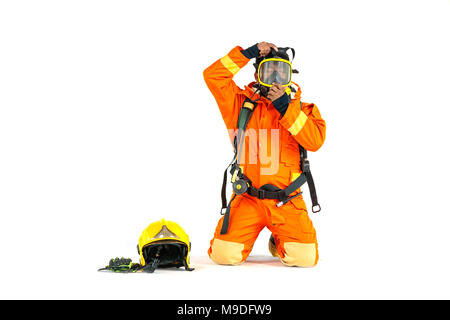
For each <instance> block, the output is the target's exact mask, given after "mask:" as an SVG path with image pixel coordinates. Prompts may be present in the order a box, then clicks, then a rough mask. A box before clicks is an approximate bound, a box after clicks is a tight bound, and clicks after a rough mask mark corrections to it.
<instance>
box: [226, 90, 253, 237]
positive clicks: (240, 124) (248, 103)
mask: <svg viewBox="0 0 450 320" xmlns="http://www.w3.org/2000/svg"><path fill="white" fill-rule="evenodd" d="M255 107H256V102H255V101H252V100H251V99H250V98H248V97H245V100H244V103H243V104H242V107H241V109H240V110H239V116H238V121H237V129H238V132H237V136H236V137H235V138H234V141H233V145H234V149H235V150H234V158H233V161H232V162H231V163H230V164H229V165H228V167H227V168H226V169H225V171H224V173H223V181H222V190H221V198H222V208H221V210H220V214H222V215H224V218H223V224H222V230H221V232H220V233H221V234H226V233H227V232H228V225H229V221H230V205H231V202H233V200H234V198H235V197H236V196H234V197H233V198H231V200H230V202H229V203H227V180H228V175H227V173H228V168H230V166H231V168H232V171H233V172H232V173H231V174H232V175H234V171H235V170H239V160H240V159H239V158H240V149H241V148H242V145H243V144H244V140H245V130H246V129H247V125H248V122H249V121H250V118H251V117H252V114H253V111H254V109H255ZM225 209H226V210H225ZM224 210H225V212H224Z"/></svg>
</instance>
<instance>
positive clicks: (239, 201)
mask: <svg viewBox="0 0 450 320" xmlns="http://www.w3.org/2000/svg"><path fill="white" fill-rule="evenodd" d="M241 50H242V48H241V47H239V46H237V47H235V48H234V49H233V50H231V51H230V52H229V53H228V54H227V55H226V56H224V57H223V58H222V59H219V60H217V61H216V62H214V63H213V64H212V65H211V66H209V67H208V68H207V69H206V70H205V71H204V73H203V75H204V78H205V81H206V84H207V86H208V88H209V90H210V91H211V93H212V94H213V96H214V98H215V99H216V101H217V104H218V106H219V109H220V112H221V114H222V117H223V119H224V121H225V125H226V126H227V128H228V129H229V132H230V135H231V137H232V135H233V130H234V129H236V127H237V120H238V115H239V111H240V108H241V106H242V104H243V102H244V99H245V97H251V96H252V94H253V93H254V89H252V88H251V84H250V85H249V86H245V89H244V90H242V89H241V88H239V87H238V86H237V85H236V84H235V82H234V81H233V76H234V75H235V74H236V73H237V72H238V71H239V70H240V69H241V68H243V67H244V66H245V65H246V64H247V63H248V62H249V61H250V59H248V58H246V57H245V56H244V55H243V54H242V53H241ZM297 87H298V86H297ZM300 93H301V91H300V88H298V90H297V92H296V94H295V96H294V97H292V100H291V102H290V104H289V107H288V109H287V111H286V113H285V115H284V116H283V117H281V115H280V113H279V112H278V111H277V110H276V109H275V108H274V107H273V105H272V103H271V101H270V100H268V99H266V98H264V97H261V100H259V101H258V105H257V106H256V107H255V108H254V112H253V115H252V117H251V119H250V121H249V123H248V125H247V132H248V134H246V140H245V150H246V151H247V152H244V153H245V159H241V161H240V166H241V168H242V169H243V173H244V174H245V175H246V176H247V177H248V178H249V179H250V180H251V181H252V183H253V186H255V187H256V188H260V187H261V186H263V185H265V184H272V185H274V186H276V187H278V188H280V189H284V188H286V187H287V186H288V185H289V184H290V183H291V182H292V181H293V180H295V179H296V178H297V177H298V176H299V175H300V173H301V171H300V152H299V146H298V144H300V145H302V146H303V147H304V148H305V149H306V150H310V151H316V150H318V149H319V148H320V147H321V146H322V144H323V142H324V140H325V128H326V127H325V121H324V120H323V119H322V117H321V115H320V113H319V109H318V108H317V107H316V106H315V105H314V104H311V103H302V102H300ZM255 98H259V96H258V94H255V95H254V96H253V98H252V99H253V100H255ZM243 150H244V149H243ZM269 154H270V159H269V157H268V155H269ZM269 160H270V161H269ZM274 164H275V165H274ZM276 204H277V200H273V199H262V200H261V199H258V198H256V197H252V196H250V195H248V194H247V193H245V194H243V195H239V196H236V198H235V199H234V200H233V201H232V203H231V211H230V224H229V228H228V233H226V234H220V231H221V228H222V222H223V217H222V218H221V219H220V221H219V223H218V225H217V227H216V231H215V234H214V238H213V239H212V240H211V246H210V248H209V250H208V254H209V256H210V258H211V259H212V260H213V261H214V262H216V263H218V264H226V265H236V264H240V263H242V262H244V261H245V260H246V259H247V257H248V255H249V254H250V252H251V250H252V247H253V244H254V242H255V240H256V238H257V237H258V234H259V233H260V231H261V230H262V229H263V228H264V227H267V228H269V230H270V231H271V232H272V235H273V237H274V239H275V247H273V246H272V248H271V253H272V255H273V256H278V257H279V258H280V260H281V261H282V262H283V263H284V264H285V265H288V266H302V267H311V266H314V265H316V264H317V261H318V258H319V255H318V249H317V238H316V230H315V229H314V226H313V224H312V222H311V220H310V218H309V216H308V212H307V209H306V206H305V202H304V201H303V198H302V196H298V197H296V198H294V199H293V200H291V201H289V202H288V203H286V204H284V205H283V206H281V207H277V206H276Z"/></svg>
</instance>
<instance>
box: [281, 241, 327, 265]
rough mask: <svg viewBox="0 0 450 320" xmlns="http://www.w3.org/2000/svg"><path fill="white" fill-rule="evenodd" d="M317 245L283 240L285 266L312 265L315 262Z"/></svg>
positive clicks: (282, 259)
mask: <svg viewBox="0 0 450 320" xmlns="http://www.w3.org/2000/svg"><path fill="white" fill-rule="evenodd" d="M317 260H318V256H317V247H316V244H315V243H299V242H285V243H284V257H283V258H281V262H283V263H284V264H285V265H287V266H296V267H314V266H315V265H316V264H317Z"/></svg>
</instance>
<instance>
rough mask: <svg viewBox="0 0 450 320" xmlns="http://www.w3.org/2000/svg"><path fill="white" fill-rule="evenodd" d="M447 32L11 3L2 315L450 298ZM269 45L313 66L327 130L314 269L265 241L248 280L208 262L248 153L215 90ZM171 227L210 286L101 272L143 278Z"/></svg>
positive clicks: (435, 22) (140, 6) (421, 16)
mask: <svg viewBox="0 0 450 320" xmlns="http://www.w3.org/2000/svg"><path fill="white" fill-rule="evenodd" d="M449 16H450V4H449V2H448V1H443V0H435V1H411V0H410V1H288V2H285V3H283V4H281V3H280V4H276V3H275V2H274V1H254V2H250V1H248V2H243V1H220V2H219V1H217V2H213V1H203V2H200V1H199V2H196V1H177V2H174V1H158V2H156V1H111V0H109V1H92V0H91V1H2V2H1V4H0V249H1V250H0V257H1V258H0V259H1V261H0V298H44V299H45V298H62V299H65V298H88V299H90V298H142V299H165V298H179V299H187V298H191V299H197V298H199V299H204V298H210V299H221V298H237V299H241V298H246V299H312V298H325V299H328V298H343V299H347V298H359V299H367V298H376V299H378V298H387V299H391V298H450V292H449V289H448V288H449V285H450V278H449V274H450V273H449V270H450V256H449V249H448V247H449V243H450V234H449V230H450V210H449V206H448V198H449V195H448V192H449V188H448V182H449V181H450V180H449V179H450V174H449V173H450V172H449V167H448V164H449V154H448V137H449V129H448V127H449V125H448V116H449V114H450V112H449V108H450V97H449V84H450V59H449V57H450V41H449V38H450V37H449V31H450V18H449ZM260 41H269V42H273V43H275V44H277V45H279V46H292V47H294V48H295V49H296V51H297V56H296V59H295V60H294V66H295V67H297V69H299V70H300V74H299V75H297V76H296V78H295V79H294V81H296V82H298V83H299V84H300V85H301V87H302V90H303V99H302V100H303V101H305V102H314V103H316V105H317V106H318V107H319V109H320V111H321V113H322V116H323V117H324V119H325V120H326V121H327V139H326V141H325V144H324V146H323V147H322V149H321V150H320V151H319V152H317V153H314V154H310V158H311V161H312V170H313V174H314V178H315V181H316V186H317V189H318V195H319V200H320V203H321V205H322V208H323V209H322V212H321V213H320V214H317V215H315V214H311V215H310V216H311V218H312V220H313V222H314V224H315V227H316V229H317V232H318V239H319V250H320V261H319V264H318V266H317V267H315V268H311V269H302V268H288V267H285V266H283V265H282V264H281V263H280V262H278V261H277V260H274V259H272V258H271V257H269V256H268V250H267V240H268V237H269V233H268V232H267V231H264V232H262V233H261V235H260V238H259V239H258V241H257V242H256V244H255V247H254V250H253V252H252V256H251V257H250V258H249V261H248V262H247V263H246V264H244V265H242V266H239V267H223V266H217V265H214V264H213V263H212V262H210V261H209V259H208V258H207V255H206V252H207V249H208V247H209V241H210V239H211V237H212V235H213V231H214V228H215V226H216V223H217V221H218V219H219V218H220V216H219V208H220V186H221V180H222V173H223V169H224V167H225V166H226V165H227V164H228V162H229V161H230V159H231V156H232V149H231V145H230V143H229V141H228V136H227V132H226V129H225V125H224V124H223V121H222V119H221V117H220V113H219V111H218V108H217V106H216V104H215V101H214V99H213V97H212V95H211V94H210V93H209V91H208V89H207V87H206V85H205V84H204V81H203V75H202V72H203V70H204V69H205V68H206V67H207V66H208V65H210V64H211V63H212V62H214V61H215V60H217V59H219V58H221V57H222V56H224V55H225V54H227V53H228V51H229V50H231V49H232V48H233V47H234V46H236V45H240V46H242V47H244V48H245V47H248V46H251V45H253V44H255V43H257V42H260ZM252 72H253V67H252V66H251V65H248V66H247V67H245V68H244V69H243V70H242V71H241V72H240V73H239V74H238V75H237V76H236V77H235V80H236V82H237V83H238V85H240V86H241V87H242V86H243V85H244V84H247V83H248V82H250V81H251V80H252V79H253V75H252ZM305 194H307V192H306V193H305ZM305 199H306V201H307V205H308V207H309V206H310V202H309V197H308V196H306V197H305ZM162 217H165V218H166V219H169V220H173V221H176V222H178V223H179V224H180V225H181V226H182V227H183V228H184V229H185V230H186V231H187V233H188V234H189V235H190V237H191V241H192V244H193V249H192V264H193V266H194V267H196V268H197V269H196V271H194V272H191V273H189V272H183V271H181V270H178V271H157V272H156V273H155V274H152V275H150V274H127V275H121V274H105V273H99V272H97V271H96V270H97V268H99V267H102V266H103V265H105V264H106V263H107V262H108V260H109V259H110V258H111V257H115V256H126V257H132V258H133V259H134V260H136V261H137V258H138V256H137V253H136V244H137V240H138V237H139V235H140V233H141V231H142V230H143V229H144V228H145V227H146V226H147V225H148V224H149V223H151V222H153V221H155V220H159V219H161V218H162Z"/></svg>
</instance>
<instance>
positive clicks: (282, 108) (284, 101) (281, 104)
mask: <svg viewBox="0 0 450 320" xmlns="http://www.w3.org/2000/svg"><path fill="white" fill-rule="evenodd" d="M272 104H273V106H274V107H275V109H277V110H278V112H279V113H280V114H281V116H284V114H285V113H286V111H287V109H288V107H289V97H288V95H287V94H286V92H285V93H284V94H283V95H282V96H281V97H279V98H278V99H276V100H274V101H272Z"/></svg>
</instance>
